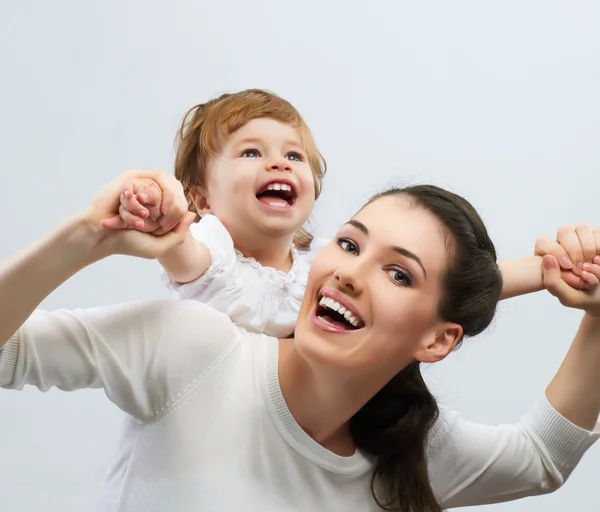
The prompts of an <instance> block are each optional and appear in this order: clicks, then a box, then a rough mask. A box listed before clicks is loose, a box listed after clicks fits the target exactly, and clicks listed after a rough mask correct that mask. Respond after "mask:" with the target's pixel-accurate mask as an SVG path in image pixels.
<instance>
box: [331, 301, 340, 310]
mask: <svg viewBox="0 0 600 512" xmlns="http://www.w3.org/2000/svg"><path fill="white" fill-rule="evenodd" d="M330 300H331V306H330V307H331V309H333V310H334V311H338V310H339V309H340V308H341V307H342V306H341V305H340V304H339V303H337V302H336V301H334V300H333V299H330Z"/></svg>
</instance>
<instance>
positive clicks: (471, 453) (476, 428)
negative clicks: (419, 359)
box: [430, 256, 600, 507]
mask: <svg viewBox="0 0 600 512" xmlns="http://www.w3.org/2000/svg"><path fill="white" fill-rule="evenodd" d="M594 262H595V263H596V265H589V264H586V265H583V269H582V270H584V271H586V272H592V273H594V275H595V277H596V278H600V272H598V267H597V265H598V264H599V263H600V256H595V257H594ZM542 263H543V267H542V268H543V270H542V279H543V283H544V286H545V287H546V288H547V289H548V291H549V292H550V293H552V294H553V295H555V296H556V297H557V298H558V299H559V300H560V302H561V303H562V304H564V305H566V306H568V307H574V308H578V309H582V310H584V311H585V315H584V318H583V320H582V322H581V325H580V327H579V331H578V332H577V335H576V336H575V339H574V340H573V343H572V344H571V347H570V348H569V351H568V353H567V355H566V357H565V359H564V361H563V363H562V364H561V366H560V368H559V370H558V372H557V373H556V375H555V377H554V378H553V379H552V381H551V382H550V384H549V385H548V387H547V389H546V393H545V396H544V398H543V399H542V400H540V402H539V403H538V404H537V405H536V407H534V409H533V410H532V411H530V413H529V414H527V415H526V416H525V417H524V418H523V419H522V420H521V422H519V423H518V424H517V425H504V426H500V427H489V426H484V425H477V424H473V423H469V422H465V421H462V420H460V419H457V418H456V417H454V418H453V419H451V421H448V422H446V424H445V425H443V424H442V427H443V428H440V429H438V434H439V433H440V432H441V433H442V434H441V435H438V439H437V441H436V440H435V436H434V441H433V444H432V447H431V449H432V452H431V460H432V462H431V466H430V467H431V471H432V480H433V481H434V483H436V484H437V487H436V488H437V490H438V492H439V494H440V496H443V498H444V504H445V506H447V507H458V506H470V505H483V504H488V503H497V502H500V501H508V500H513V499H517V498H522V497H526V496H533V495H536V494H542V493H547V492H551V491H553V490H555V489H557V488H558V487H560V486H561V485H562V484H563V483H564V482H565V480H566V479H567V478H568V476H569V475H570V473H571V471H572V470H573V468H574V467H575V466H576V465H577V463H578V462H579V460H580V458H581V457H582V455H583V454H584V453H585V451H586V450H587V449H588V448H589V447H590V446H591V445H592V444H593V443H594V442H595V441H596V440H597V439H598V437H599V436H600V428H599V427H598V425H597V421H598V416H599V415H600V289H599V288H597V287H596V288H594V289H593V290H588V291H584V290H577V289H574V288H572V287H571V286H569V285H568V284H567V283H566V282H565V281H564V279H563V278H562V276H561V269H560V266H559V264H558V261H557V260H556V258H555V257H554V256H544V258H543V262H542ZM592 430H593V431H592Z"/></svg>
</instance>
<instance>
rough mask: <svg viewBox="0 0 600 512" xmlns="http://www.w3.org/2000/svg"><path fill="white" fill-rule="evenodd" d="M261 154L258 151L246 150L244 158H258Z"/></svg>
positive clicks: (243, 154)
mask: <svg viewBox="0 0 600 512" xmlns="http://www.w3.org/2000/svg"><path fill="white" fill-rule="evenodd" d="M259 156H260V153H259V152H258V150H256V149H246V150H245V151H244V152H243V153H242V158H258V157H259Z"/></svg>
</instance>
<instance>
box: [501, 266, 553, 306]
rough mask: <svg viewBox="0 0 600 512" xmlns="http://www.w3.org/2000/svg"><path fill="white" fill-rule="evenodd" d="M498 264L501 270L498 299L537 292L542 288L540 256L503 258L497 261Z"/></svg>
mask: <svg viewBox="0 0 600 512" xmlns="http://www.w3.org/2000/svg"><path fill="white" fill-rule="evenodd" d="M498 266H499V267H500V271H501V272H502V281H503V285H502V294H501V295H500V300H504V299H510V298H512V297H518V296H519V295H526V294H528V293H533V292H539V291H541V290H543V289H544V285H543V283H542V257H541V256H529V257H527V258H521V259H518V260H503V261H499V262H498Z"/></svg>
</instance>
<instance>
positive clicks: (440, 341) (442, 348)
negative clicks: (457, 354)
mask: <svg viewBox="0 0 600 512" xmlns="http://www.w3.org/2000/svg"><path fill="white" fill-rule="evenodd" d="M462 337H463V328H462V327H461V326H460V325H458V324H455V323H453V322H444V323H443V324H442V325H441V326H439V327H438V329H437V330H436V332H435V333H433V336H431V337H430V338H429V340H427V339H424V340H423V341H424V343H423V345H422V346H421V347H420V348H419V349H418V350H417V352H416V353H415V354H414V358H415V359H416V360H418V361H421V362H422V363H436V362H437V361H441V360H442V359H444V358H445V357H446V356H447V355H448V354H449V353H450V352H452V351H453V350H454V348H455V347H456V345H458V343H459V342H460V340H461V339H462Z"/></svg>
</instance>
